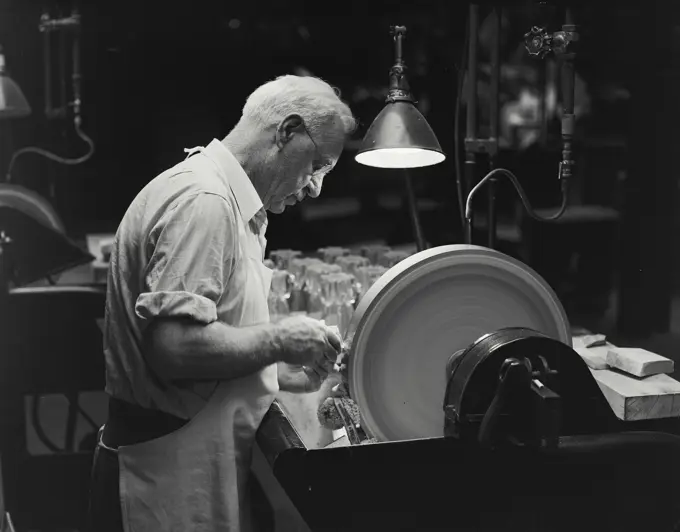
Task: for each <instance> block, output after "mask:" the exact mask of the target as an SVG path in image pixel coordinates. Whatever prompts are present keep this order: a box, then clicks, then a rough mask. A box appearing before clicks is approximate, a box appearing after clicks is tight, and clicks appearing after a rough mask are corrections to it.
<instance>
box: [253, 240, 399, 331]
mask: <svg viewBox="0 0 680 532" xmlns="http://www.w3.org/2000/svg"><path fill="white" fill-rule="evenodd" d="M412 254H413V252H412V251H408V250H406V251H404V250H394V249H392V248H390V247H389V246H383V245H373V246H362V247H361V248H359V249H356V250H351V249H349V248H343V247H326V248H321V249H319V250H317V252H316V253H313V254H311V256H304V255H303V253H302V252H300V251H296V250H292V249H278V250H274V251H271V252H270V253H269V258H268V259H267V261H266V263H267V266H269V267H270V268H273V269H274V273H273V276H272V285H271V291H270V293H269V313H270V316H271V320H272V321H276V320H278V319H281V318H282V317H285V316H288V315H290V314H292V313H299V312H303V313H306V314H308V315H309V316H311V317H314V318H317V319H323V320H325V322H326V323H327V324H328V325H336V326H337V327H338V328H339V329H340V333H341V334H342V335H343V336H344V334H345V332H346V331H347V327H348V325H349V323H350V321H351V319H352V314H353V313H354V309H355V308H356V306H357V304H358V303H359V301H360V299H361V297H362V296H363V295H364V294H365V293H366V292H367V291H368V290H369V289H370V288H371V286H373V284H374V283H375V282H376V281H377V280H378V279H379V278H380V277H381V276H382V275H383V274H384V273H385V272H386V271H387V270H388V269H389V268H391V267H392V266H394V265H395V264H397V263H399V262H401V261H402V260H404V259H405V258H406V257H408V256H410V255H412Z"/></svg>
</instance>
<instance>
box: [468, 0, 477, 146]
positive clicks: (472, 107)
mask: <svg viewBox="0 0 680 532" xmlns="http://www.w3.org/2000/svg"><path fill="white" fill-rule="evenodd" d="M478 26H479V6H478V5H476V4H472V5H471V6H470V42H469V45H468V87H467V89H468V93H467V124H466V126H467V134H466V137H467V138H468V139H476V138H477V47H478V46H479V44H478V40H479V38H478V34H479V28H478Z"/></svg>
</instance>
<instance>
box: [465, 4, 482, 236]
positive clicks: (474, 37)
mask: <svg viewBox="0 0 680 532" xmlns="http://www.w3.org/2000/svg"><path fill="white" fill-rule="evenodd" d="M469 25H470V30H469V31H470V33H469V41H468V68H467V74H468V79H467V81H468V83H467V89H468V90H467V120H466V135H465V140H466V142H465V146H466V147H465V186H464V187H463V189H464V190H463V195H464V197H467V195H468V194H469V193H470V190H472V187H473V186H474V183H475V181H476V179H477V157H476V155H475V152H474V151H473V150H471V149H470V148H469V147H468V142H469V141H472V142H474V141H476V140H477V48H478V46H479V43H478V41H479V38H478V34H479V6H478V5H477V4H471V5H470V20H469ZM465 235H466V241H467V243H468V244H470V243H471V240H472V220H467V227H466V231H465Z"/></svg>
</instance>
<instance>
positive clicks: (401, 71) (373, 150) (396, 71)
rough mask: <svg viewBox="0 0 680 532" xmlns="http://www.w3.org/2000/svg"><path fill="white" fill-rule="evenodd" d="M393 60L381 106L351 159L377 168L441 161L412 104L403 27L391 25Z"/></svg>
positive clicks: (437, 147)
mask: <svg viewBox="0 0 680 532" xmlns="http://www.w3.org/2000/svg"><path fill="white" fill-rule="evenodd" d="M391 35H392V36H393V37H394V43H395V45H394V48H395V56H396V57H395V63H394V66H393V67H392V68H391V70H390V86H389V92H388V94H387V99H386V105H385V108H384V109H383V110H382V111H381V112H380V114H379V115H378V116H377V117H376V119H375V120H374V121H373V123H372V124H371V127H370V128H369V129H368V131H367V133H366V136H365V137H364V140H363V142H362V144H361V148H360V149H359V153H358V154H357V155H356V157H355V159H356V161H357V162H358V163H361V164H364V165H366V166H374V167H378V168H420V167H423V166H432V165H435V164H439V163H441V162H442V161H443V160H444V159H445V158H446V156H445V155H444V153H443V152H442V148H441V146H440V145H439V141H438V140H437V137H436V136H435V134H434V131H432V128H431V127H430V125H429V124H428V123H427V120H425V117H424V116H423V115H422V114H421V112H420V111H419V110H418V109H417V108H416V106H415V100H414V98H413V96H412V95H411V91H410V88H409V85H408V81H407V79H406V65H405V64H404V61H403V59H402V41H403V39H404V36H405V35H406V28H405V27H404V26H393V27H392V28H391Z"/></svg>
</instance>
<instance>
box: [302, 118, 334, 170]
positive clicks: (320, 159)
mask: <svg viewBox="0 0 680 532" xmlns="http://www.w3.org/2000/svg"><path fill="white" fill-rule="evenodd" d="M302 127H303V128H305V133H307V136H308V137H309V140H311V141H312V144H314V149H315V150H316V156H317V159H316V160H315V161H314V163H313V165H312V177H323V176H325V175H326V174H327V173H328V172H329V171H330V169H331V167H332V166H333V164H332V163H331V162H330V161H328V160H327V159H326V158H325V157H324V156H323V154H322V153H321V150H319V146H318V145H317V143H316V142H315V141H314V137H312V134H311V133H310V132H309V129H307V124H306V123H305V121H304V120H302Z"/></svg>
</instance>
